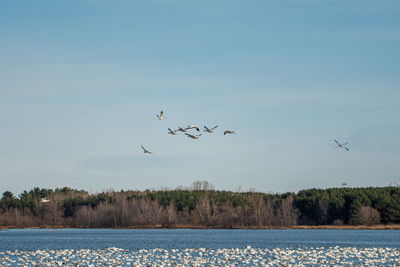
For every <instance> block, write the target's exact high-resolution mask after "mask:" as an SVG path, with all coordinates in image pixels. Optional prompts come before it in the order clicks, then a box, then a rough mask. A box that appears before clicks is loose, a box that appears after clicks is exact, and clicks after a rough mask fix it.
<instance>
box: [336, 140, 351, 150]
mask: <svg viewBox="0 0 400 267" xmlns="http://www.w3.org/2000/svg"><path fill="white" fill-rule="evenodd" d="M335 143H336V144H337V145H338V146H337V147H335V148H339V147H341V148H343V149H346V150H347V151H350V150H349V149H348V148H347V147H346V145H347V143H344V144H341V143H339V142H338V141H337V140H335Z"/></svg>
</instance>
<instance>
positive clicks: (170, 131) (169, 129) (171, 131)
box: [168, 128, 176, 135]
mask: <svg viewBox="0 0 400 267" xmlns="http://www.w3.org/2000/svg"><path fill="white" fill-rule="evenodd" d="M168 133H169V134H172V135H176V130H175V131H174V130H171V128H168Z"/></svg>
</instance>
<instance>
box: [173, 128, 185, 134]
mask: <svg viewBox="0 0 400 267" xmlns="http://www.w3.org/2000/svg"><path fill="white" fill-rule="evenodd" d="M175 132H182V133H186V132H187V130H186V128H185V129H183V128H181V127H178V129H176V130H175Z"/></svg>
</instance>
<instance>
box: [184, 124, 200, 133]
mask: <svg viewBox="0 0 400 267" xmlns="http://www.w3.org/2000/svg"><path fill="white" fill-rule="evenodd" d="M190 129H196V131H198V132H200V129H199V127H197V126H196V125H188V127H186V128H185V130H190Z"/></svg>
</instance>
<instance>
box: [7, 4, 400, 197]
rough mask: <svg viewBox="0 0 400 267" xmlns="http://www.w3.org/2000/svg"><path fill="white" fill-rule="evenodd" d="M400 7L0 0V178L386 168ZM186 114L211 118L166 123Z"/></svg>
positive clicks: (268, 179)
mask: <svg viewBox="0 0 400 267" xmlns="http://www.w3.org/2000/svg"><path fill="white" fill-rule="evenodd" d="M399 12H400V3H399V2H398V1H323V0H321V1H311V0H308V1H252V2H244V1H231V0H229V1H123V0H118V1H101V0H100V1H89V0H85V1H8V0H6V1H1V2H0V51H1V52H0V181H1V183H0V192H4V191H6V190H11V191H13V192H15V193H20V192H21V191H23V190H28V189H31V188H33V187H35V186H38V187H43V188H56V187H63V186H69V187H73V188H78V189H85V190H88V191H89V192H100V191H103V190H108V189H115V190H120V189H141V190H142V189H147V188H154V189H161V188H175V187H177V186H189V185H190V184H191V183H192V182H193V181H194V180H208V181H209V182H210V183H212V184H214V185H215V187H216V188H217V189H226V190H237V189H239V188H241V189H242V190H249V189H254V190H257V191H263V192H286V191H298V190H300V189H305V188H311V187H318V188H326V187H336V186H340V185H341V183H342V182H347V183H348V184H349V186H386V185H388V184H389V183H390V182H392V181H399V180H400V167H399V162H400V139H399V136H400V123H399V122H400V121H399V118H400V88H399V87H400V86H399V85H400V73H399V72H400V50H399V49H398V48H399V47H400V19H399V16H398V14H399ZM160 110H164V111H165V112H166V114H167V119H166V120H164V121H158V120H157V119H156V117H155V115H156V114H158V113H159V112H160ZM188 124H196V125H198V126H200V127H203V125H207V126H214V125H219V127H218V128H217V130H216V131H215V133H214V134H206V133H203V136H202V137H201V138H200V139H199V140H191V139H189V138H186V137H185V136H183V135H177V136H171V135H168V134H167V128H168V127H170V128H173V129H175V128H176V127H178V126H182V127H184V126H186V125H188ZM224 129H234V130H235V131H236V132H237V133H238V134H237V135H232V136H223V135H222V132H223V130H224ZM334 139H338V140H340V141H342V142H349V148H350V150H351V151H350V152H345V151H341V150H338V149H335V148H334V146H335V144H334V142H333V140H334ZM141 144H143V145H144V146H145V147H147V148H148V149H149V150H152V151H153V152H154V153H155V155H152V156H149V155H144V154H143V152H142V150H141V148H140V145H141Z"/></svg>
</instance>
